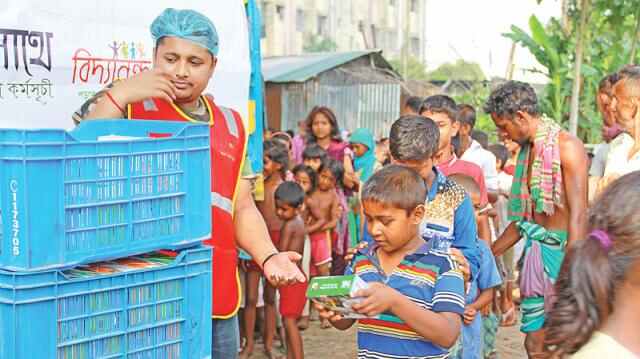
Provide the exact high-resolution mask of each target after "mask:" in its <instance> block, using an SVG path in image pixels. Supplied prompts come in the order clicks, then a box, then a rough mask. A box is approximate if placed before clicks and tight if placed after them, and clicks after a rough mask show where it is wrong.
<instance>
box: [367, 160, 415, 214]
mask: <svg viewBox="0 0 640 359" xmlns="http://www.w3.org/2000/svg"><path fill="white" fill-rule="evenodd" d="M426 196H427V187H426V185H425V183H424V180H423V179H422V177H420V175H419V174H418V173H417V172H416V171H414V170H412V169H410V168H407V167H404V166H400V165H388V166H385V167H383V168H382V169H380V170H379V171H377V172H376V173H374V174H373V176H371V178H369V180H368V181H367V182H366V183H365V184H364V187H363V188H362V194H361V201H362V202H367V201H371V202H376V203H380V204H381V205H383V206H390V207H393V208H399V209H403V210H405V211H406V212H407V213H408V214H409V213H411V212H412V211H413V210H414V209H415V208H416V207H418V206H419V205H421V204H424V200H425V198H426Z"/></svg>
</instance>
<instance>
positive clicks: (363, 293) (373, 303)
mask: <svg viewBox="0 0 640 359" xmlns="http://www.w3.org/2000/svg"><path fill="white" fill-rule="evenodd" d="M353 296H354V297H356V298H357V297H363V298H364V300H363V301H362V302H360V303H358V304H354V305H353V307H352V308H353V310H355V311H356V312H358V313H360V314H364V315H366V316H368V317H375V316H376V315H378V314H380V313H384V312H387V311H390V310H391V308H392V307H393V305H394V304H395V302H396V299H397V298H398V292H397V291H396V290H395V289H393V288H391V287H388V286H386V285H384V284H382V283H378V282H373V283H370V284H369V287H368V288H365V289H361V290H359V291H357V292H356V293H354V295H353Z"/></svg>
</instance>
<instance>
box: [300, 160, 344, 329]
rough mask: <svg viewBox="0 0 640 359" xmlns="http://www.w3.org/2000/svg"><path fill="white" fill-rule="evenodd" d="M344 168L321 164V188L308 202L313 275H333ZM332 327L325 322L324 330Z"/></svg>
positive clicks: (326, 163) (339, 164)
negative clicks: (339, 191) (332, 268)
mask: <svg viewBox="0 0 640 359" xmlns="http://www.w3.org/2000/svg"><path fill="white" fill-rule="evenodd" d="M343 175H344V169H343V167H342V164H341V163H340V162H338V161H335V160H333V159H327V160H326V161H324V162H323V163H322V165H321V166H320V169H319V171H318V189H317V190H315V191H314V192H313V193H312V194H311V195H310V196H309V197H308V199H307V201H306V205H307V209H308V215H309V217H308V219H307V221H306V223H307V233H309V239H310V240H311V270H310V274H311V276H312V277H313V276H317V275H320V276H328V275H330V273H331V272H330V270H331V263H332V261H333V258H332V253H331V247H332V243H333V240H334V238H335V228H336V226H337V224H338V219H339V218H340V215H341V211H342V209H341V207H340V199H339V198H338V193H337V192H336V185H337V184H338V183H341V182H342V177H343ZM329 326H330V324H329V323H328V322H327V321H326V320H325V321H323V323H322V327H323V328H328V327H329Z"/></svg>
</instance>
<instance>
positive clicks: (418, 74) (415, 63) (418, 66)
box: [389, 56, 428, 81]
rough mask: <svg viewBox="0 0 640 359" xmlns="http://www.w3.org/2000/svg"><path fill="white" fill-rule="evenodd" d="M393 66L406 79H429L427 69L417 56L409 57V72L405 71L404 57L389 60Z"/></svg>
mask: <svg viewBox="0 0 640 359" xmlns="http://www.w3.org/2000/svg"><path fill="white" fill-rule="evenodd" d="M389 63H390V64H391V67H393V69H394V70H395V71H396V72H397V73H399V74H401V75H402V77H404V79H405V80H422V81H426V80H427V79H428V76H427V70H426V68H425V66H424V64H423V63H422V62H420V60H418V59H417V58H415V57H413V56H411V57H409V58H407V73H406V74H405V73H404V71H403V70H404V69H403V62H402V59H392V60H390V61H389Z"/></svg>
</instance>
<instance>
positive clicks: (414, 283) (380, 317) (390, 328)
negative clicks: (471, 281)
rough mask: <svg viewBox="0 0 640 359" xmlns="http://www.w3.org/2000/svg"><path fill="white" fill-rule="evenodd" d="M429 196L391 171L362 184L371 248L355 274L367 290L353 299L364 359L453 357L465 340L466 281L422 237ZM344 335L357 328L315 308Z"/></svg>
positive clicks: (415, 179) (402, 170)
mask: <svg viewBox="0 0 640 359" xmlns="http://www.w3.org/2000/svg"><path fill="white" fill-rule="evenodd" d="M426 194H427V189H426V186H425V183H424V181H423V180H422V178H421V177H420V175H418V174H417V173H416V172H414V171H413V170H411V169H408V168H406V167H403V166H398V165H389V166H387V167H385V168H383V169H381V170H380V171H378V172H376V173H375V174H374V175H373V176H372V177H371V179H369V181H368V182H367V183H366V184H365V185H364V188H363V190H362V195H361V198H362V204H363V208H364V215H365V216H366V218H367V227H368V228H367V229H368V231H369V233H370V234H371V236H372V237H373V239H374V242H373V244H372V245H370V246H369V247H368V248H366V249H361V250H359V251H358V253H357V254H356V256H355V258H354V261H353V264H352V266H350V267H349V268H352V269H353V273H354V274H356V275H358V276H359V277H360V278H361V279H362V280H364V281H365V282H367V283H369V287H368V288H367V289H364V290H361V291H359V292H356V293H355V296H357V297H362V298H363V301H362V302H361V303H359V304H356V305H355V306H354V307H353V309H354V310H356V311H357V312H358V313H360V314H364V315H367V316H368V317H369V318H366V319H359V320H358V357H360V358H408V357H411V358H426V357H428V358H436V359H437V358H440V359H443V358H447V357H448V356H449V349H448V348H450V347H451V346H452V345H453V344H454V343H455V342H456V340H457V338H458V335H459V334H460V326H461V317H462V314H463V313H464V282H463V279H462V275H461V273H460V271H458V270H457V269H456V265H455V262H454V260H453V259H452V258H451V256H449V255H447V254H442V253H438V252H435V251H432V250H431V247H430V245H429V243H425V241H424V240H423V239H422V238H421V236H420V232H419V225H420V222H421V221H422V217H423V216H424V213H425V207H424V198H425V197H426ZM316 308H318V310H320V311H321V315H322V317H323V318H328V319H329V320H330V321H331V323H332V325H333V326H334V327H336V328H338V329H340V330H346V329H347V328H349V327H351V326H352V325H353V324H354V323H355V322H356V321H355V320H353V319H344V318H342V317H341V316H339V315H336V313H333V312H330V311H327V310H325V309H324V307H323V306H321V305H316Z"/></svg>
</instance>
